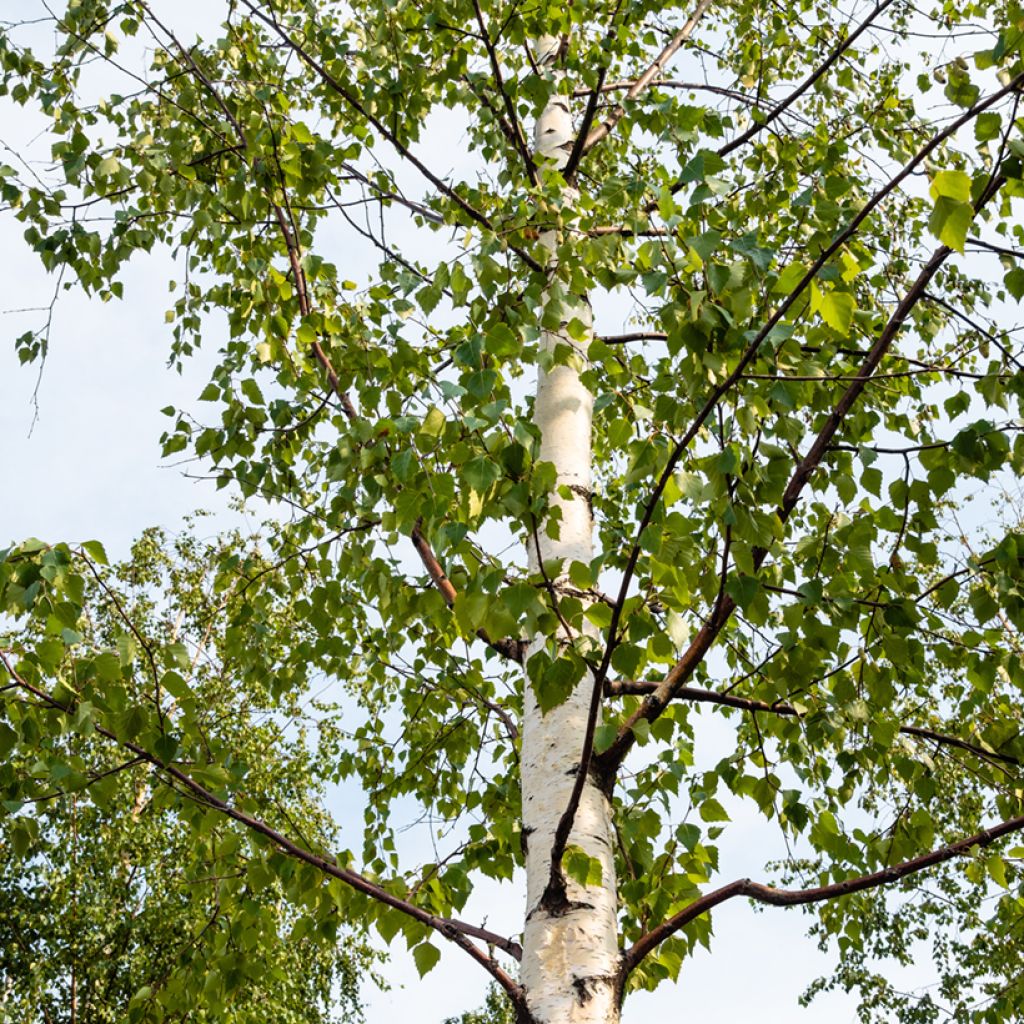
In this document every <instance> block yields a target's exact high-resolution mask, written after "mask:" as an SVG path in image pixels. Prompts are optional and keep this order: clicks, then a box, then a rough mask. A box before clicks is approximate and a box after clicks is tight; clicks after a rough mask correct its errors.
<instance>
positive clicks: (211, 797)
mask: <svg viewBox="0 0 1024 1024" xmlns="http://www.w3.org/2000/svg"><path fill="white" fill-rule="evenodd" d="M0 664H2V665H3V667H4V669H5V671H6V672H7V675H8V676H9V677H10V678H11V680H12V681H13V682H15V683H16V684H17V685H18V687H19V688H20V689H22V690H24V691H25V692H26V693H30V694H32V696H34V697H35V698H36V699H37V700H39V701H40V702H42V703H43V704H45V705H46V706H47V707H50V708H52V709H53V710H55V711H60V712H61V713H62V714H65V715H69V714H71V712H72V710H73V709H72V708H70V707H68V706H67V705H65V704H63V703H62V702H60V701H58V700H56V699H55V698H54V697H51V696H50V694H48V693H47V692H46V691H45V690H42V689H40V688H39V687H37V686H33V685H32V684H31V683H29V682H28V681H27V680H25V679H23V678H22V677H21V676H20V675H19V674H18V673H17V672H16V671H15V669H14V667H13V666H12V665H11V663H10V661H9V660H8V657H7V652H5V651H0ZM95 728H96V732H97V733H98V734H99V735H101V736H103V737H104V738H105V739H108V740H111V741H112V742H114V743H116V744H118V745H119V746H121V747H123V748H124V749H125V750H128V751H130V752H131V753H133V754H135V755H136V757H138V758H139V759H140V760H142V761H145V762H147V763H148V764H150V765H151V766H152V767H153V768H155V769H156V771H157V772H158V773H160V774H163V775H165V776H167V778H169V779H171V780H173V782H174V783H177V785H178V786H180V787H182V790H183V791H184V794H185V795H187V796H188V797H189V799H191V800H194V801H196V802H197V803H200V804H203V805H204V806H207V807H211V808H213V809H214V810H217V811H220V812H221V813H222V814H223V815H225V817H228V818H231V819H232V820H233V821H237V822H238V823H239V824H240V825H242V826H244V827H245V828H247V829H249V831H251V832H255V833H258V834H259V835H262V836H264V837H265V838H267V839H269V840H270V841H271V842H272V843H273V844H274V845H275V846H276V847H277V848H278V849H280V850H281V851H282V852H284V853H286V854H288V855H289V856H291V857H294V858H295V859H296V860H300V861H302V862H303V863H305V864H309V865H310V866H311V867H314V868H316V869H317V870H318V871H321V872H322V873H323V874H325V875H329V876H330V877H331V878H337V879H338V880H339V881H342V882H344V883H345V884H346V885H348V886H349V887H350V888H352V889H355V890H356V891H357V892H360V893H362V894H363V895H364V896H367V897H369V898H370V899H372V900H376V901H377V902H378V903H383V904H384V905H385V906H388V907H390V908H391V909H392V910H397V911H399V912H400V913H403V914H405V915H406V916H407V917H411V918H412V919H413V920H415V921H418V922H419V923H420V924H422V925H425V926H426V927H427V928H430V929H432V930H433V931H436V932H438V933H439V934H440V935H443V936H444V937H445V938H446V939H448V940H449V941H450V942H453V943H454V944H455V945H457V946H458V947H459V948H460V949H462V950H464V951H465V952H466V953H468V954H469V955H470V956H471V957H472V958H473V959H474V960H476V961H477V963H479V964H480V965H481V966H482V967H483V968H484V969H485V970H486V971H487V972H488V973H489V974H490V975H491V977H493V978H494V980H495V981H497V982H498V984H499V985H501V987H502V988H504V989H505V991H506V992H507V993H508V995H509V998H511V999H512V1000H513V1001H514V1002H515V1003H516V1004H517V1005H519V1004H520V1003H521V1001H522V992H521V989H520V988H519V986H518V985H517V984H516V983H515V982H514V981H513V980H512V979H511V978H510V977H509V975H508V974H507V973H506V972H505V971H504V970H502V968H501V967H500V966H498V964H497V963H496V962H495V961H494V959H493V958H492V957H490V956H489V955H488V954H487V953H485V952H484V951H483V950H481V949H480V948H479V947H478V946H476V945H474V944H473V943H472V942H470V941H469V938H468V936H470V935H472V936H473V937H475V938H481V939H483V940H484V941H485V942H487V943H488V944H489V945H492V946H494V947H496V948H498V949H502V950H504V951H505V952H506V953H508V954H509V955H510V956H515V954H516V951H517V950H518V949H519V947H518V945H517V944H516V943H514V942H512V940H511V939H507V938H505V937H504V936H502V935H497V934H495V933H493V932H489V931H487V930H486V929H484V928H478V927H477V926H476V925H471V924H466V923H465V922H462V921H458V920H454V919H451V918H446V917H438V916H437V915H436V914H431V913H429V912H428V911H426V910H423V909H422V908H421V907H417V906H416V905H415V904H412V903H409V902H408V901H407V900H403V899H401V898H400V897H398V896H395V895H393V894H392V893H390V892H388V891H387V890H386V889H384V888H382V887H381V886H379V885H377V884H376V883H375V882H371V881H370V879H368V878H366V877H364V876H363V875H360V874H359V873H358V872H356V871H352V870H350V869H349V868H343V867H341V866H339V865H338V864H336V863H334V862H333V861H332V860H329V859H328V858H327V857H324V856H321V855H320V854H317V853H313V852H311V851H310V850H305V849H303V848H302V847H301V846H299V845H297V844H296V843H294V842H293V841H292V840H291V839H289V838H288V837H287V836H284V835H282V834H281V833H280V832H278V831H277V830H276V829H274V828H272V827H271V826H270V825H268V824H267V823H266V822H264V821H262V820H260V819H259V818H256V817H253V816H252V815H251V814H248V813H247V812H245V811H242V810H239V809H238V808H237V807H234V806H233V805H232V804H229V803H228V802H227V801H226V800H222V799H221V798H220V797H218V796H216V795H215V794H214V793H212V792H210V790H208V789H206V787H205V786H203V785H202V784H201V783H199V782H197V781H196V780H195V779H193V778H192V777H191V776H190V775H188V774H187V773H186V772H184V771H182V770H181V769H180V768H178V767H176V766H175V765H174V763H173V762H171V763H166V764H165V763H164V762H163V761H161V760H160V759H159V758H158V757H156V755H154V754H151V753H150V752H149V751H148V750H145V749H143V748H142V747H140V746H139V745H138V744H136V743H133V742H131V741H130V740H122V739H119V738H118V737H117V736H116V735H115V734H114V733H113V732H111V731H110V730H109V729H106V728H104V727H103V726H102V725H96V727H95ZM179 791H181V790H179Z"/></svg>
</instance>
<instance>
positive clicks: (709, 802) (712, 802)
mask: <svg viewBox="0 0 1024 1024" xmlns="http://www.w3.org/2000/svg"><path fill="white" fill-rule="evenodd" d="M700 817H701V821H729V815H728V814H727V813H726V810H725V808H724V807H723V806H722V805H721V804H720V803H719V802H718V801H717V800H716V799H715V798H714V797H707V798H706V799H704V800H702V801H701V804H700Z"/></svg>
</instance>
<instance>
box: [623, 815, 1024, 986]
mask: <svg viewBox="0 0 1024 1024" xmlns="http://www.w3.org/2000/svg"><path fill="white" fill-rule="evenodd" d="M1021 829H1024V815H1022V816H1021V817H1018V818H1010V819H1009V820H1008V821H1004V822H1001V823H1000V824H998V825H994V826H993V827H992V828H987V829H983V830H982V831H981V832H976V833H975V834H974V835H972V836H968V837H967V838H966V839H961V840H959V841H958V842H955V843H951V844H950V845H949V846H942V847H940V848H939V849H937V850H932V851H931V853H926V854H923V855H922V856H920V857H915V858H913V860H907V861H904V862H903V863H902V864H894V865H892V866H891V867H887V868H882V870H881V871H875V872H872V873H871V874H869V875H858V876H856V877H854V878H847V879H844V880H843V881H842V882H836V883H834V884H833V885H822V886H818V887H817V888H814V889H776V888H774V887H773V886H769V885H762V884H761V883H760V882H752V881H751V880H750V879H749V878H740V879H737V880H736V881H735V882H730V883H729V884H728V885H724V886H722V888H721V889H716V890H715V891H714V892H709V893H708V894H707V895H705V896H701V897H700V899H697V900H694V902H693V903H691V904H690V905H689V906H688V907H686V908H685V909H684V910H681V911H680V912H679V913H678V914H674V915H673V916H672V917H670V918H669V919H668V920H667V921H665V922H663V923H662V924H660V925H658V927H657V928H652V929H651V930H650V931H649V932H648V933H647V934H646V935H642V936H641V937H640V938H639V939H637V941H636V942H635V943H634V944H633V946H632V947H631V948H630V949H628V950H626V952H625V954H624V955H623V958H622V973H621V975H620V979H621V980H622V981H625V979H626V978H627V977H628V976H629V974H630V972H631V971H632V970H633V969H634V968H635V967H636V966H637V964H639V963H640V961H641V960H642V959H643V958H644V957H645V956H646V955H647V954H648V953H650V952H651V950H653V949H654V948H655V947H657V946H658V945H659V944H660V943H662V942H664V941H665V939H667V938H668V937H669V936H670V935H673V934H674V933H675V932H677V931H679V929H680V928H684V927H685V926H686V925H688V924H689V923H690V922H691V921H693V920H694V919H696V918H698V917H700V916H701V915H702V914H706V913H707V912H708V911H709V910H711V909H712V908H713V907H717V906H718V905H719V904H720V903H724V902H725V901H726V900H730V899H732V898H733V897H735V896H747V897H749V898H750V899H752V900H754V901H755V902H757V903H767V904H768V905H769V906H773V907H796V906H802V905H805V904H808V903H823V902H824V901H826V900H832V899H836V898H838V897H839V896H849V895H850V894H851V893H855V892H863V891H864V890H865V889H877V888H878V887H879V886H883V885H890V884H891V883H893V882H898V881H899V880H900V879H902V878H906V877H907V876H908V875H913V874H916V873H917V872H919V871H924V870H926V869H927V868H931V867H935V866H936V865H937V864H943V863H945V862H946V861H948V860H952V859H953V858H954V857H958V856H960V855H961V854H964V853H967V852H968V851H969V850H971V849H972V848H973V847H978V848H980V849H984V848H985V847H986V846H991V845H992V844H993V843H994V842H996V841H997V840H999V839H1002V838H1003V836H1006V835H1010V834H1011V833H1013V832H1018V831H1020V830H1021Z"/></svg>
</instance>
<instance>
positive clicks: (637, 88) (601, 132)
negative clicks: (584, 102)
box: [583, 0, 711, 154]
mask: <svg viewBox="0 0 1024 1024" xmlns="http://www.w3.org/2000/svg"><path fill="white" fill-rule="evenodd" d="M710 6H711V0H698V3H697V7H696V9H695V10H694V12H693V14H691V15H690V17H689V18H688V19H687V20H686V23H685V24H684V25H683V27H682V28H681V29H680V30H679V31H678V32H677V33H676V34H675V35H674V36H673V37H672V38H671V39H670V40H669V42H668V44H667V45H666V46H665V48H664V49H663V50H662V51H661V53H659V54H658V56H657V57H656V58H655V60H654V63H653V64H651V66H650V67H649V68H648V69H647V70H646V71H645V72H644V73H643V74H642V75H641V76H640V77H639V78H638V79H637V80H636V81H635V82H633V84H632V85H631V86H630V88H629V90H628V91H627V92H626V95H625V97H624V98H623V103H617V104H616V105H615V106H614V107H612V109H611V111H610V112H609V113H608V116H607V117H606V118H605V119H604V120H603V121H602V122H601V123H600V124H599V125H597V127H596V128H593V129H591V131H590V132H589V134H588V135H587V136H586V139H585V141H584V143H583V153H584V154H586V153H589V152H590V151H591V150H592V149H593V148H594V147H595V146H596V145H597V144H598V143H599V142H601V140H602V139H604V138H607V136H608V135H610V134H611V133H612V131H613V130H614V128H615V126H616V125H617V124H618V123H619V121H621V120H622V118H623V117H624V116H625V114H626V108H625V105H624V104H625V103H627V102H629V101H631V100H635V99H636V98H637V97H638V96H639V95H640V94H641V93H642V92H644V90H645V89H647V88H649V87H650V85H651V84H652V83H653V82H654V81H655V79H656V78H657V77H658V75H660V74H661V72H662V71H663V70H664V67H665V65H666V64H667V63H668V62H669V61H670V60H671V59H672V58H673V57H674V56H675V55H676V52H677V51H678V50H679V48H680V47H681V46H682V45H683V44H684V43H685V42H686V41H687V40H688V39H689V38H690V36H691V35H693V30H694V29H695V28H696V27H697V23H698V22H699V21H700V19H701V18H702V17H703V16H704V12H705V11H707V9H708V8H709V7H710Z"/></svg>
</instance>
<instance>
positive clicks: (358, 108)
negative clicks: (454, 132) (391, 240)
mask: <svg viewBox="0 0 1024 1024" xmlns="http://www.w3.org/2000/svg"><path fill="white" fill-rule="evenodd" d="M241 2H242V3H243V4H244V5H245V6H246V7H247V8H248V9H249V11H250V12H251V13H252V15H253V16H254V17H255V18H258V19H259V20H260V21H262V22H263V23H264V24H265V25H267V26H268V27H269V28H270V29H271V31H273V32H274V34H275V35H277V36H278V37H279V38H280V40H281V41H282V42H283V43H284V44H285V46H287V47H288V48H289V49H290V50H292V51H293V52H294V53H295V54H296V56H298V58H299V59H300V60H301V61H302V62H303V63H304V64H305V65H306V66H307V67H308V68H310V69H311V70H312V71H314V72H315V73H316V75H317V77H318V78H319V79H320V80H321V82H323V83H324V85H326V86H327V87H328V88H330V89H331V90H332V91H333V92H335V93H337V95H338V96H340V97H341V98H342V99H343V100H344V101H345V103H346V104H348V106H349V107H351V108H352V110H354V111H355V112H356V113H357V114H359V115H360V116H361V117H363V118H365V119H366V121H367V122H368V123H369V124H370V125H372V126H373V128H374V129H375V130H376V131H377V132H378V133H379V134H380V135H381V136H382V137H383V138H384V139H386V140H387V141H388V142H389V143H390V144H391V146H392V148H393V149H394V150H395V152H396V153H398V155H399V156H401V157H402V158H403V159H405V160H408V161H409V163H411V164H412V165H413V167H415V168H416V169H417V170H418V171H419V172H420V174H422V175H423V177H424V178H426V179H427V181H429V182H430V183H431V184H432V185H433V186H434V187H435V188H436V189H437V190H438V191H439V192H440V193H441V194H442V195H443V196H445V197H446V198H448V199H450V200H451V201H452V202H453V203H454V204H455V205H456V206H457V207H458V208H459V209H460V210H462V212H463V213H465V214H466V216H467V217H469V218H470V220H473V221H475V222H476V223H477V224H480V225H481V226H483V227H485V228H486V229H487V230H488V231H489V232H491V234H493V235H495V236H497V235H498V234H499V232H498V231H497V229H496V228H495V227H494V225H493V224H492V223H491V222H490V220H489V219H488V218H487V217H485V216H484V215H483V214H482V213H481V212H480V211H479V210H477V209H476V208H475V207H474V206H472V205H471V204H470V203H468V202H466V200H465V199H463V198H462V196H460V195H459V194H458V192H456V191H455V189H453V188H452V187H451V186H450V185H449V184H447V182H445V181H444V180H443V179H441V178H439V177H438V176H437V175H436V174H434V172H433V171H432V170H430V168H429V167H427V165H426V164H425V163H423V161H422V160H420V158H419V157H418V156H416V154H415V153H413V152H412V150H410V149H409V147H408V146H406V145H405V144H404V143H403V142H402V141H401V140H400V139H399V138H398V136H397V135H395V134H394V132H392V131H391V130H390V129H389V128H388V127H387V125H385V124H384V123H383V122H382V121H381V120H380V119H379V118H377V117H376V116H374V115H373V114H371V113H370V112H369V111H368V110H367V109H366V107H364V106H363V104H362V103H360V102H359V100H358V99H356V97H355V96H354V95H353V94H352V93H351V92H350V91H349V90H348V89H347V88H346V87H345V86H344V85H343V84H342V83H341V82H340V81H339V80H338V79H337V78H335V77H334V76H333V75H332V74H331V73H330V72H329V71H328V70H327V69H326V68H325V67H324V66H323V65H322V64H321V63H320V62H319V61H318V60H317V59H316V58H315V57H314V56H313V55H312V54H311V53H309V51H308V50H306V49H305V47H303V46H300V45H299V44H298V43H297V42H296V41H295V40H294V39H292V37H291V36H290V35H289V34H288V33H287V32H286V31H285V30H284V29H283V28H282V27H281V25H280V24H278V22H277V20H276V19H275V18H272V17H269V16H268V15H266V14H264V13H263V11H261V10H260V9H259V8H258V7H257V6H256V5H255V4H254V3H253V2H252V0H241ZM509 248H510V249H511V250H512V251H513V252H514V253H515V254H516V255H517V256H518V257H519V258H520V259H521V260H522V261H523V262H524V263H525V264H526V265H527V266H528V267H529V268H530V269H531V270H533V271H536V272H537V273H544V267H543V266H542V265H541V264H540V263H538V262H537V261H536V260H535V259H534V258H533V257H532V256H531V255H530V254H529V253H528V252H526V251H525V250H523V249H521V248H519V247H517V246H512V245H509Z"/></svg>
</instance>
